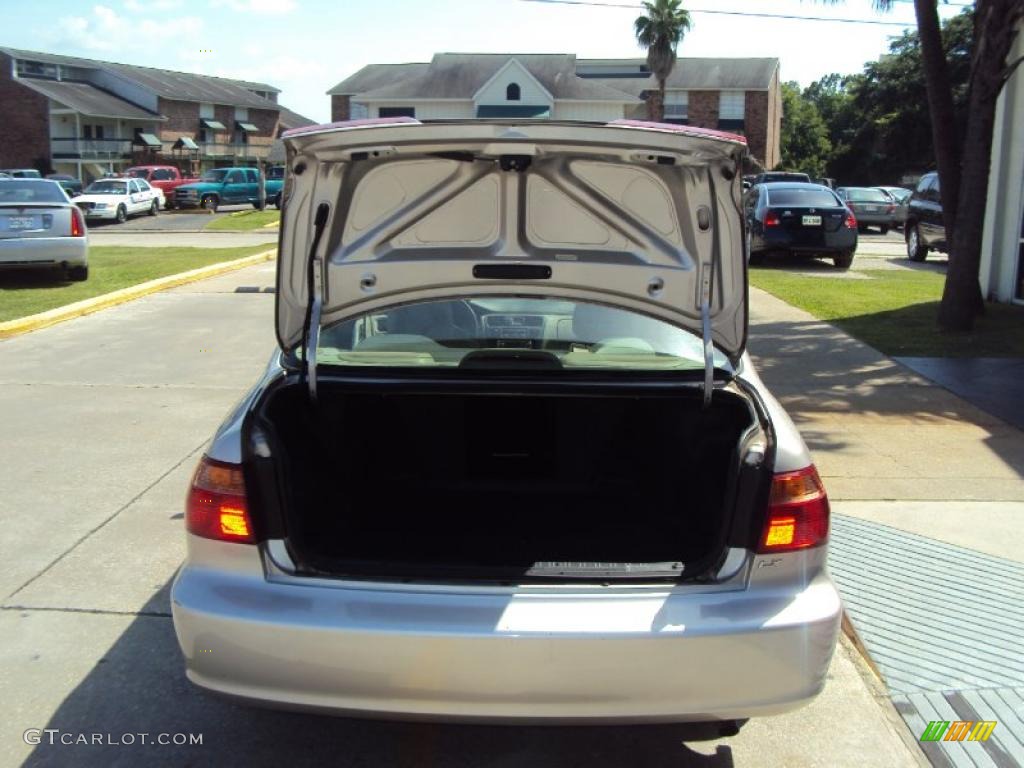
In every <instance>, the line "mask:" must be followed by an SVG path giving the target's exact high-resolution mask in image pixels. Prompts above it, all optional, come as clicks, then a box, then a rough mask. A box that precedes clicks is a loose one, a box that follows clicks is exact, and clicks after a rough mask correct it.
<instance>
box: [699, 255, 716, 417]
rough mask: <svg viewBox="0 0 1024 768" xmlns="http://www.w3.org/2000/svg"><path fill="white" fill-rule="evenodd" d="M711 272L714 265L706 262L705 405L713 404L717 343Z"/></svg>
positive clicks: (702, 319) (702, 307)
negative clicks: (713, 325)
mask: <svg viewBox="0 0 1024 768" xmlns="http://www.w3.org/2000/svg"><path fill="white" fill-rule="evenodd" d="M711 273H712V266H711V265H710V264H705V265H704V268H703V269H701V286H700V325H701V338H702V340H703V342H704V385H703V387H702V392H703V394H704V407H705V408H707V407H708V406H710V405H711V392H712V390H713V389H714V386H715V345H714V343H713V342H712V341H711Z"/></svg>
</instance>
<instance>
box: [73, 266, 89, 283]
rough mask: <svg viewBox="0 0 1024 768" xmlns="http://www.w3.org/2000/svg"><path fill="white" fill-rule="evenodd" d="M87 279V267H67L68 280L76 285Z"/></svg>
mask: <svg viewBox="0 0 1024 768" xmlns="http://www.w3.org/2000/svg"><path fill="white" fill-rule="evenodd" d="M88 279H89V265H88V264H87V265H85V266H84V267H83V266H77V267H68V280H73V281H74V282H76V283H80V282H82V281H83V280H88Z"/></svg>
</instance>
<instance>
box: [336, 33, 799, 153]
mask: <svg viewBox="0 0 1024 768" xmlns="http://www.w3.org/2000/svg"><path fill="white" fill-rule="evenodd" d="M657 87H658V86H657V82H656V81H655V79H654V77H653V76H652V75H651V72H650V70H649V69H648V68H647V62H646V60H645V59H642V58H636V59H577V58H576V56H575V55H573V54H513V53H499V54H493V53H486V54H478V53H438V54H435V55H434V56H433V58H432V59H431V61H429V62H423V63H409V64H370V65H368V66H366V67H363V68H362V69H361V70H359V71H358V72H356V73H355V74H353V75H352V76H350V77H348V78H346V79H345V80H342V81H341V82H340V83H338V84H337V85H336V86H334V87H333V88H331V89H330V90H329V91H328V92H327V93H328V94H329V95H330V97H331V119H332V120H335V121H338V120H349V119H357V118H362V117H387V116H395V115H409V116H413V117H417V118H420V119H442V118H472V117H480V118H486V117H519V118H527V119H554V120H591V121H607V120H615V119H622V118H640V119H643V118H646V116H647V104H646V101H647V98H648V97H649V95H650V94H651V92H652V91H656V90H657ZM781 105H782V97H781V85H780V81H779V61H778V59H774V58H763V59H751V58H748V59H725V58H721V59H719V58H680V59H679V60H678V61H677V63H676V66H675V69H674V70H673V72H672V75H671V76H670V78H669V80H668V82H667V84H666V98H665V119H666V120H668V121H669V122H674V123H684V124H687V125H694V126H699V127H701V128H715V129H721V130H728V131H731V132H734V133H742V134H744V135H745V136H746V137H747V142H748V144H749V146H750V151H751V154H752V155H753V156H754V157H755V158H756V159H757V160H758V162H760V163H761V164H762V165H764V166H765V167H767V168H772V167H774V166H775V165H776V164H777V163H778V161H779V128H780V123H781V119H782V106H781Z"/></svg>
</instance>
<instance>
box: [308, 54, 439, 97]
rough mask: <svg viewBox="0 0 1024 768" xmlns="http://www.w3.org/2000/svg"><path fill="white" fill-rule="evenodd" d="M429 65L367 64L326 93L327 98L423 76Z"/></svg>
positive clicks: (423, 63) (370, 89)
mask: <svg viewBox="0 0 1024 768" xmlns="http://www.w3.org/2000/svg"><path fill="white" fill-rule="evenodd" d="M429 66H430V64H427V63H425V62H420V63H412V64H367V65H366V66H365V67H363V68H362V69H360V70H359V71H358V72H356V73H355V74H354V75H352V76H351V77H346V78H345V79H344V80H342V81H341V82H340V83H338V84H337V85H336V86H334V87H333V88H331V90H329V91H328V92H327V94H328V95H329V96H345V95H352V94H356V93H364V92H366V91H372V90H374V89H375V88H380V87H381V86H385V85H390V84H391V83H394V82H396V81H399V80H406V79H408V78H410V77H417V76H418V75H421V74H423V73H424V72H425V71H426V69H427V67H429Z"/></svg>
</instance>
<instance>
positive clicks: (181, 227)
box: [89, 205, 252, 234]
mask: <svg viewBox="0 0 1024 768" xmlns="http://www.w3.org/2000/svg"><path fill="white" fill-rule="evenodd" d="M249 210H252V206H251V205H224V206H221V207H220V208H218V209H217V212H216V213H212V214H211V213H206V212H205V211H204V212H195V213H190V212H188V211H184V212H183V211H163V210H162V211H160V213H159V215H157V216H149V215H145V214H144V215H142V216H133V217H132V218H130V219H128V221H126V222H124V223H123V224H118V223H117V222H115V221H102V220H99V219H93V220H91V221H90V222H89V231H90V233H95V234H100V233H103V234H107V233H112V232H162V231H164V232H196V231H199V230H201V229H203V228H204V227H205V226H206V225H208V224H209V223H210V222H212V221H216V220H217V219H222V218H224V217H225V216H227V215H229V214H231V213H234V212H235V211H249Z"/></svg>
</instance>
